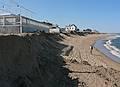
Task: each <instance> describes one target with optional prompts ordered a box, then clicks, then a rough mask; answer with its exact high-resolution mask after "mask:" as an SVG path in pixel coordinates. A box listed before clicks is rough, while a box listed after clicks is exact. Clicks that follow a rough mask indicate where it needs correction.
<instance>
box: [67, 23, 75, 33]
mask: <svg viewBox="0 0 120 87" xmlns="http://www.w3.org/2000/svg"><path fill="white" fill-rule="evenodd" d="M76 30H77V26H76V25H74V24H71V25H68V26H66V27H65V31H66V32H72V31H76Z"/></svg>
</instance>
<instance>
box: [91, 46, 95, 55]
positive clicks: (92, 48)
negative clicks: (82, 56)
mask: <svg viewBox="0 0 120 87" xmlns="http://www.w3.org/2000/svg"><path fill="white" fill-rule="evenodd" d="M93 48H94V47H93V45H90V53H91V54H93V52H92V51H93Z"/></svg>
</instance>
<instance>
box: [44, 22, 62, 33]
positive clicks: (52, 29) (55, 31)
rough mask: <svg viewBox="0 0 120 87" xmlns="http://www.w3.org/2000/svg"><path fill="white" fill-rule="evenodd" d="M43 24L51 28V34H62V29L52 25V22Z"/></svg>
mask: <svg viewBox="0 0 120 87" xmlns="http://www.w3.org/2000/svg"><path fill="white" fill-rule="evenodd" d="M42 23H43V24H45V25H47V26H49V33H60V28H59V26H58V25H57V24H52V23H50V22H42Z"/></svg>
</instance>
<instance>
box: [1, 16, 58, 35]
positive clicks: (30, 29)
mask: <svg viewBox="0 0 120 87" xmlns="http://www.w3.org/2000/svg"><path fill="white" fill-rule="evenodd" d="M42 31H44V32H45V33H58V32H60V31H59V27H58V26H55V25H53V24H51V23H46V22H40V21H37V20H34V19H31V18H27V17H24V16H21V15H14V14H10V15H0V33H2V34H11V33H13V34H21V33H34V32H42Z"/></svg>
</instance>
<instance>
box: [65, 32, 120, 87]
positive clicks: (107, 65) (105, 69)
mask: <svg viewBox="0 0 120 87" xmlns="http://www.w3.org/2000/svg"><path fill="white" fill-rule="evenodd" d="M106 37H107V35H106V34H98V35H97V34H93V35H87V36H85V37H81V36H78V35H72V36H71V37H65V40H64V41H63V42H64V44H68V45H72V46H73V50H72V51H71V52H70V54H69V56H64V59H65V60H66V67H67V68H68V69H69V70H70V71H71V72H70V73H69V76H70V77H71V78H72V79H78V81H79V83H81V82H83V83H84V84H85V85H87V86H88V87H113V86H114V84H117V85H118V86H117V87H120V84H119V83H120V79H119V78H120V63H118V62H116V61H113V60H112V59H110V58H109V57H107V56H106V55H105V54H103V53H102V52H100V51H99V50H98V49H96V48H95V49H94V50H93V55H91V54H90V48H89V46H90V45H91V44H94V43H95V42H96V41H97V40H99V39H102V38H103V39H104V38H106ZM116 79H117V81H118V82H117V81H116ZM79 85H81V84H78V87H79ZM80 87H81V86H80Z"/></svg>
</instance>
